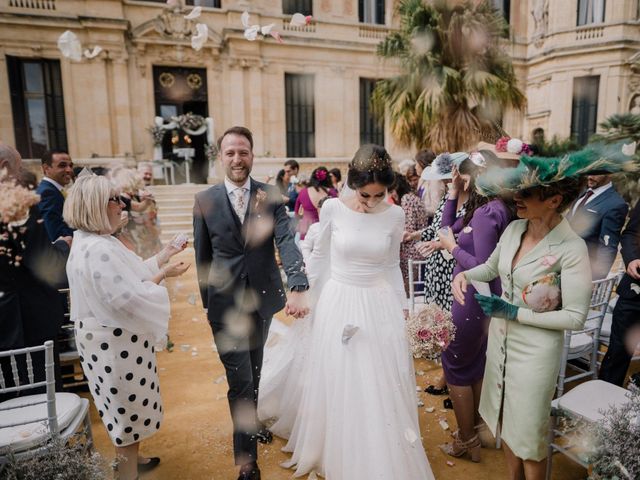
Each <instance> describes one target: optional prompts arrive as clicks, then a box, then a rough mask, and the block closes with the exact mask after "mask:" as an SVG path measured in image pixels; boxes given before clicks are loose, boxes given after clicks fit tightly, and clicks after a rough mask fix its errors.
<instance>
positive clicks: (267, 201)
mask: <svg viewBox="0 0 640 480" xmlns="http://www.w3.org/2000/svg"><path fill="white" fill-rule="evenodd" d="M250 185H251V188H250V201H249V204H248V206H247V213H246V215H245V220H244V223H241V222H240V219H239V218H238V215H237V214H236V212H235V211H234V209H233V207H232V205H231V201H230V199H229V195H228V193H227V190H226V187H225V184H224V183H220V184H218V185H215V186H213V187H211V188H209V189H207V190H205V191H203V192H200V193H198V194H197V195H196V198H195V205H194V208H193V230H194V247H195V255H196V266H197V270H198V283H199V286H200V294H201V296H202V303H203V305H204V308H206V309H208V313H207V317H208V319H209V323H210V324H211V329H212V330H213V335H214V340H215V342H216V346H217V348H218V352H219V355H220V360H221V361H222V363H223V364H224V367H225V369H226V373H227V381H228V383H229V392H228V399H229V406H230V408H231V416H232V419H233V424H234V434H233V444H234V455H235V459H236V464H238V465H244V464H246V463H248V462H251V461H256V459H257V444H256V433H257V430H258V429H259V424H258V420H257V416H256V404H257V398H258V385H259V381H260V371H261V368H262V357H263V349H264V343H265V341H266V339H267V334H268V331H269V325H270V322H271V317H272V315H273V314H274V313H276V312H278V311H279V310H281V309H282V308H284V306H285V303H286V291H285V289H284V287H283V285H282V280H281V278H280V271H279V269H278V266H277V264H276V257H275V250H274V243H275V245H276V246H277V247H278V251H279V252H280V258H281V260H282V265H283V266H284V270H285V272H286V274H287V281H288V285H289V288H293V287H298V286H299V287H307V285H308V282H307V277H306V276H305V274H304V269H303V259H302V255H301V253H300V251H299V250H298V248H297V246H296V244H295V242H294V237H293V232H292V231H291V229H290V225H291V222H290V220H289V218H288V217H287V213H286V211H285V207H284V204H283V203H282V201H281V195H280V194H279V193H278V191H277V190H276V189H275V188H274V187H272V186H269V185H266V184H264V183H261V182H257V181H255V180H253V179H251V184H250Z"/></svg>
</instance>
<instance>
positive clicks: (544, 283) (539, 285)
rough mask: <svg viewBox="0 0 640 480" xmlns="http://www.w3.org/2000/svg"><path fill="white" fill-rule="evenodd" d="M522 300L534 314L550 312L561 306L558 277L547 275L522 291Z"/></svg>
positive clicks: (554, 274) (553, 273)
mask: <svg viewBox="0 0 640 480" xmlns="http://www.w3.org/2000/svg"><path fill="white" fill-rule="evenodd" d="M522 300H524V303H526V304H527V305H528V306H529V307H530V308H531V310H533V311H534V312H552V311H554V310H558V309H559V308H560V307H561V305H562V291H561V289H560V275H558V274H557V273H555V272H552V273H548V274H546V275H545V276H544V277H542V278H539V279H538V280H536V281H535V282H531V283H530V284H529V285H527V286H526V287H525V288H524V290H522Z"/></svg>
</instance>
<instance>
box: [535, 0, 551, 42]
mask: <svg viewBox="0 0 640 480" xmlns="http://www.w3.org/2000/svg"><path fill="white" fill-rule="evenodd" d="M531 16H532V17H533V41H534V43H535V46H536V47H538V48H540V47H541V46H542V44H543V43H544V37H546V35H547V29H548V28H549V0H534V1H533V8H532V9H531Z"/></svg>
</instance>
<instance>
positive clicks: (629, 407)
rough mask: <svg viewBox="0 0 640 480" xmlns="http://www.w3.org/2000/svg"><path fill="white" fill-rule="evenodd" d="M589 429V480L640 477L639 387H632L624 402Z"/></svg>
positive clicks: (606, 413)
mask: <svg viewBox="0 0 640 480" xmlns="http://www.w3.org/2000/svg"><path fill="white" fill-rule="evenodd" d="M588 428H589V430H590V431H589V433H590V435H589V437H590V440H592V442H593V444H592V445H591V447H592V448H591V450H592V451H593V453H592V454H591V455H590V456H589V463H590V464H591V468H592V470H591V475H590V476H589V478H590V479H591V480H596V479H598V480H599V479H613V478H618V479H621V480H622V479H629V480H631V479H634V478H640V455H638V445H640V388H638V387H635V386H633V387H631V388H630V392H629V401H628V402H627V403H625V404H624V405H621V406H618V407H612V408H610V409H609V410H607V411H606V412H604V415H603V417H602V419H601V420H600V421H598V422H596V423H594V424H590V425H589V427H588Z"/></svg>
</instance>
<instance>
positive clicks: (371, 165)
mask: <svg viewBox="0 0 640 480" xmlns="http://www.w3.org/2000/svg"><path fill="white" fill-rule="evenodd" d="M366 147H369V145H363V146H362V147H360V149H359V150H358V152H357V153H356V155H357V154H358V153H362V156H358V157H356V158H354V159H353V160H352V161H351V167H352V168H353V169H355V170H357V171H359V172H381V171H383V170H386V169H388V168H390V167H391V157H390V156H389V154H388V153H387V151H386V150H384V149H382V148H380V147H375V145H371V146H370V149H369V151H367V149H366ZM374 147H375V148H374ZM376 150H382V151H383V152H384V154H383V155H380V154H379V152H378V151H376Z"/></svg>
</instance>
